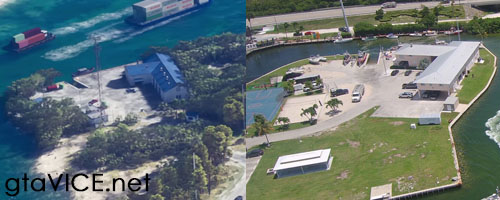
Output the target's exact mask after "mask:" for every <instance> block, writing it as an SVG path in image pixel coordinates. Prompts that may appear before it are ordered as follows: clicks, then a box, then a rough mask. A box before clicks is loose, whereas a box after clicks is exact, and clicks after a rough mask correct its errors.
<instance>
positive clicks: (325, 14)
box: [247, 0, 500, 26]
mask: <svg viewBox="0 0 500 200" xmlns="http://www.w3.org/2000/svg"><path fill="white" fill-rule="evenodd" d="M460 3H461V4H478V5H484V4H500V2H499V1H495V0H464V1H461V2H460ZM422 5H424V6H427V7H429V8H433V7H436V6H437V5H439V2H438V1H432V2H416V3H398V5H397V7H396V8H387V9H384V10H385V11H395V10H408V9H415V8H421V6H422ZM378 9H380V5H372V6H354V7H347V8H345V11H346V15H347V16H356V15H367V14H375V11H376V10H378ZM337 17H342V10H341V9H340V8H332V9H324V10H316V11H309V12H300V13H290V14H282V15H272V16H264V17H257V18H254V19H252V26H265V25H271V24H276V23H278V24H281V23H285V22H298V21H309V20H318V19H327V18H337ZM248 25H249V22H248V20H247V26H248Z"/></svg>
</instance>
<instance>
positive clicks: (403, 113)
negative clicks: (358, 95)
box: [279, 61, 447, 123]
mask: <svg viewBox="0 0 500 200" xmlns="http://www.w3.org/2000/svg"><path fill="white" fill-rule="evenodd" d="M388 66H389V65H388ZM304 67H305V69H306V70H305V71H306V72H305V74H306V75H307V74H320V75H321V78H322V79H323V83H324V85H325V89H324V94H319V95H311V96H300V97H289V98H287V99H286V102H285V104H284V106H283V108H282V110H281V112H280V114H279V117H288V118H289V119H290V121H291V123H296V122H301V121H306V120H307V118H306V117H301V116H300V113H301V112H302V108H304V109H305V108H308V107H310V106H312V105H313V104H317V105H318V106H319V108H318V110H317V112H318V116H317V118H318V121H324V120H327V119H331V118H334V117H336V116H340V115H342V114H343V113H345V112H348V111H349V110H351V109H353V108H355V107H358V106H362V107H373V106H377V105H379V106H380V109H378V110H377V111H376V112H375V113H374V115H373V116H377V117H403V118H418V117H419V116H420V115H422V114H427V113H436V112H440V111H441V110H442V108H443V101H444V100H445V99H446V96H447V95H446V94H444V93H441V95H440V96H439V98H438V99H437V100H430V99H422V98H421V97H420V94H418V93H417V90H416V89H402V84H403V83H409V82H412V81H414V80H415V77H416V74H417V72H418V71H415V70H414V71H413V72H412V73H411V74H409V75H408V76H405V75H404V72H405V70H400V72H399V73H398V74H397V75H395V76H391V72H392V70H390V69H387V72H386V73H384V66H383V65H382V64H378V65H377V64H373V65H367V66H365V67H357V66H354V67H351V66H350V65H347V66H344V65H342V61H331V62H329V63H323V64H321V65H306V66H304ZM356 84H363V85H364V86H365V94H364V95H363V97H362V99H361V102H359V103H352V102H351V93H352V90H353V88H354V86H355V85H356ZM331 88H342V89H348V90H349V94H345V95H341V96H337V97H335V98H337V99H339V100H341V101H342V102H343V105H341V106H340V107H339V109H338V111H337V112H333V111H332V110H331V109H330V108H328V109H327V108H326V105H325V104H326V102H327V101H328V100H329V99H331V97H330V93H329V89H331ZM402 92H412V93H413V94H414V95H416V96H415V97H413V98H411V99H410V98H399V94H400V93H402ZM319 102H321V104H322V106H321V104H320V103H319Z"/></svg>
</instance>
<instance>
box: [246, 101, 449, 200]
mask: <svg viewBox="0 0 500 200" xmlns="http://www.w3.org/2000/svg"><path fill="white" fill-rule="evenodd" d="M375 110H376V108H374V109H371V110H369V111H368V112H366V113H364V114H361V115H360V116H358V117H357V118H354V119H352V120H350V121H348V122H346V123H343V124H341V125H340V126H339V127H338V128H337V129H336V130H335V131H330V132H327V133H324V134H322V135H320V136H315V137H305V138H301V139H300V140H298V139H297V140H287V141H280V142H275V143H273V146H272V147H270V148H267V149H264V150H265V151H266V152H265V153H264V155H263V156H262V159H261V160H260V162H259V164H258V166H257V168H256V170H255V172H254V173H253V174H252V177H251V179H250V181H249V182H248V184H247V198H248V199H262V198H265V199H367V198H369V194H370V188H371V187H373V186H378V185H383V184H388V183H392V188H393V191H392V192H393V195H399V194H402V193H408V192H412V191H417V190H421V189H426V188H431V187H435V186H437V185H445V184H450V183H452V181H451V178H452V177H455V176H456V170H455V166H454V163H453V157H452V155H451V153H450V152H451V151H450V150H451V144H450V142H449V140H448V139H449V133H448V129H447V126H448V124H449V123H448V121H449V120H450V119H453V118H454V117H455V116H456V113H443V114H442V124H441V125H433V126H418V127H417V129H414V130H412V129H410V124H411V123H417V121H418V120H417V119H408V118H379V117H373V118H372V117H370V115H371V114H372V113H373V112H375ZM325 148H331V149H332V151H331V154H332V156H333V162H332V167H331V169H330V170H328V171H322V172H315V173H310V174H305V175H298V176H292V177H286V178H280V179H274V177H273V176H272V175H267V174H266V169H268V168H272V167H273V166H274V164H275V163H276V159H277V158H278V157H279V156H283V155H287V154H293V153H299V152H306V151H312V150H318V149H325ZM436 180H438V181H439V183H437V182H436Z"/></svg>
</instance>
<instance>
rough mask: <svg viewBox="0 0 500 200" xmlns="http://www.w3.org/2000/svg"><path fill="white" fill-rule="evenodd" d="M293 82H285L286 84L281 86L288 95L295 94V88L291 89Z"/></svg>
mask: <svg viewBox="0 0 500 200" xmlns="http://www.w3.org/2000/svg"><path fill="white" fill-rule="evenodd" d="M293 82H294V81H293V80H292V79H290V80H288V81H286V82H283V83H282V85H283V89H285V91H286V92H287V93H288V94H293V93H294V92H295V88H294V87H293V85H294V83H293Z"/></svg>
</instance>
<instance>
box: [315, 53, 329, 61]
mask: <svg viewBox="0 0 500 200" xmlns="http://www.w3.org/2000/svg"><path fill="white" fill-rule="evenodd" d="M316 58H318V59H319V61H320V62H326V61H327V60H328V59H326V58H325V57H323V56H320V55H319V54H318V55H316Z"/></svg>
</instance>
